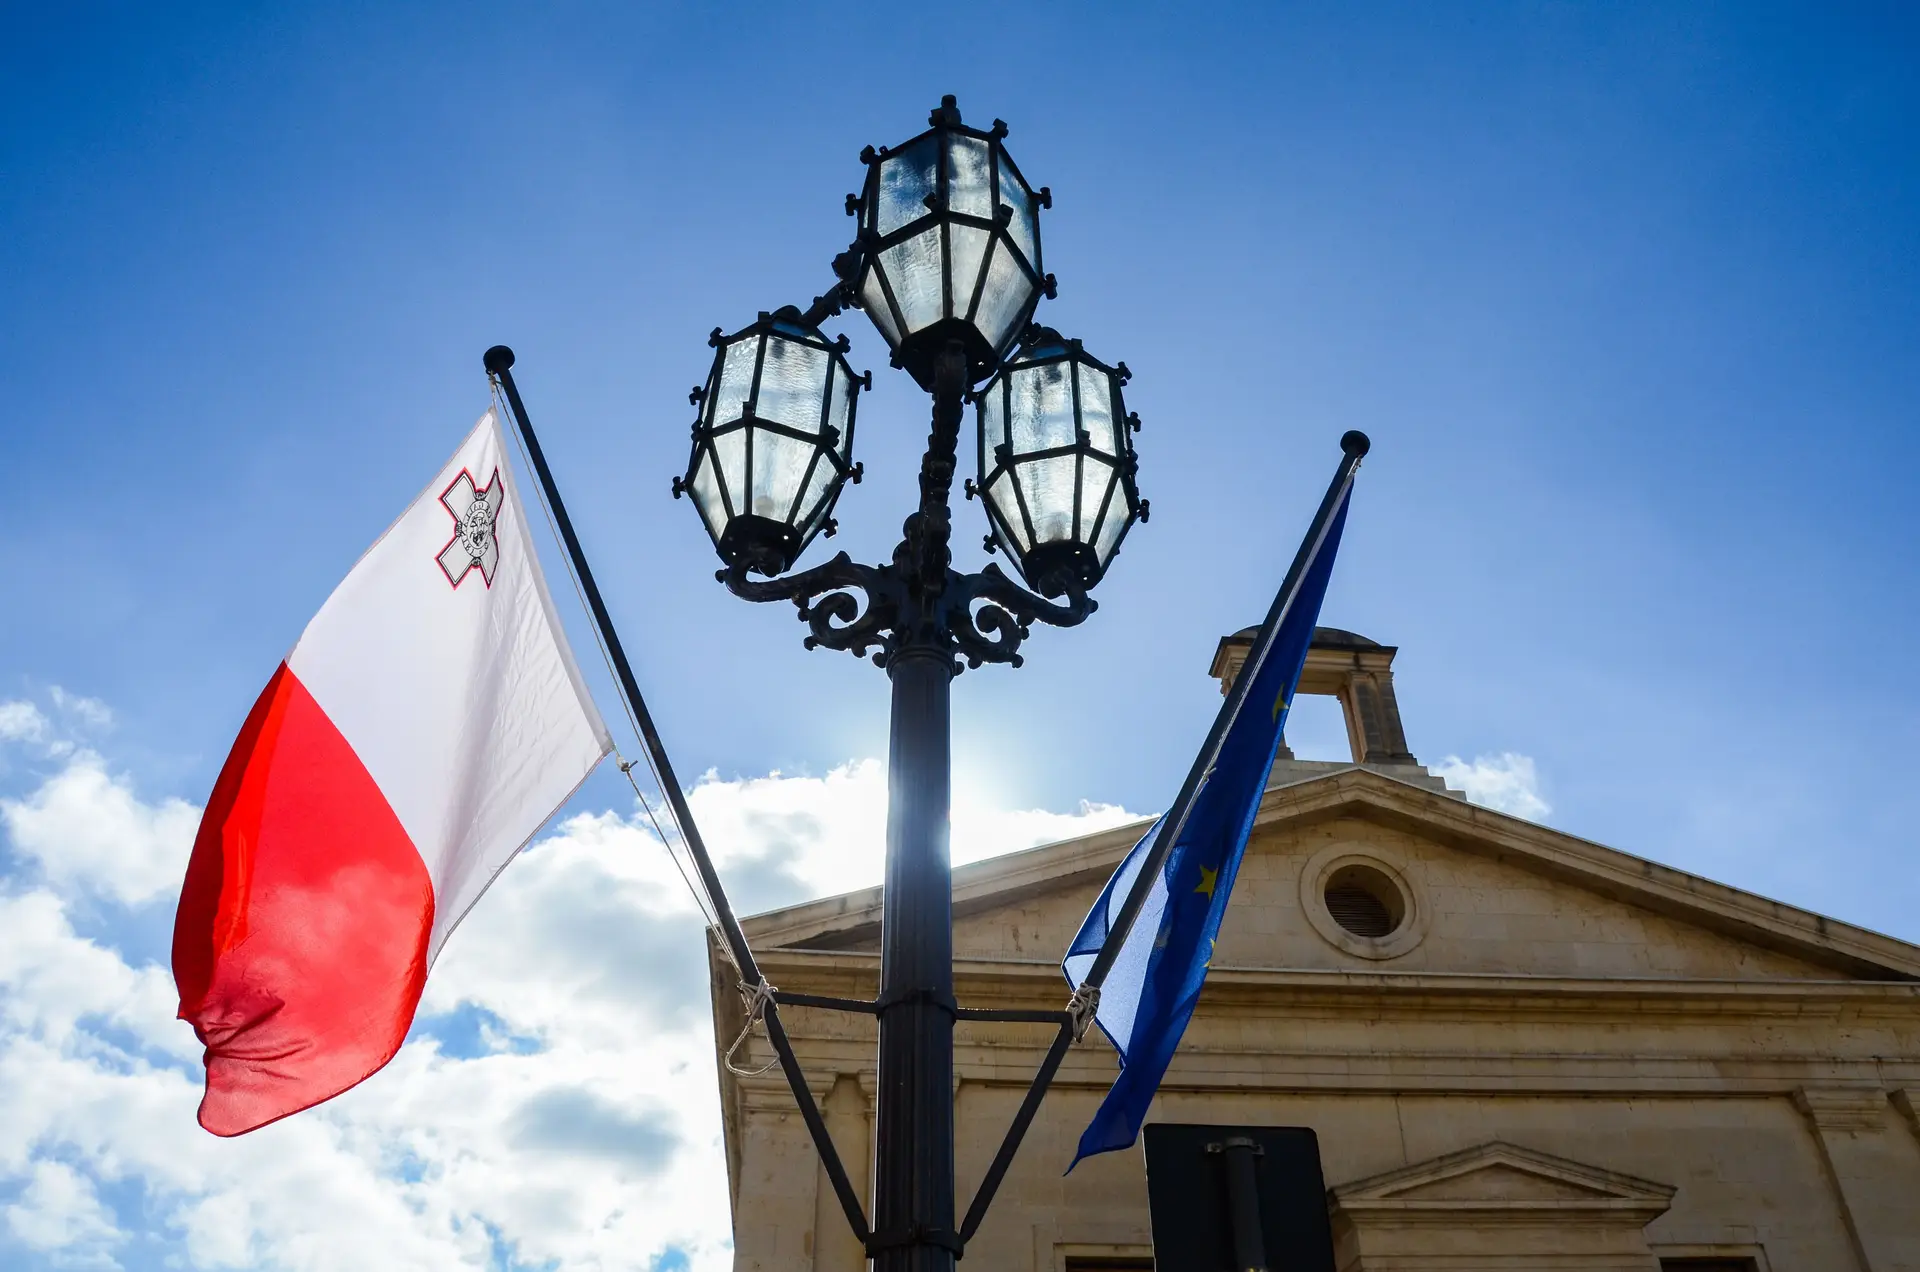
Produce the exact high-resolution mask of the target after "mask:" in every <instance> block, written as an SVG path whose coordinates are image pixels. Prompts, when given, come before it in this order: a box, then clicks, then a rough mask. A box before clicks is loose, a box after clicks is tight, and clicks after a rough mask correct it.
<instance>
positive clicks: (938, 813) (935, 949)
mask: <svg viewBox="0 0 1920 1272" xmlns="http://www.w3.org/2000/svg"><path fill="white" fill-rule="evenodd" d="M965 381H966V358H965V355H964V354H963V353H962V351H961V348H960V346H959V345H958V344H953V345H949V346H948V347H947V348H946V349H945V350H944V351H943V352H942V354H941V356H940V358H939V361H938V362H937V364H936V367H935V373H934V386H933V432H932V435H931V436H930V437H929V438H928V440H927V453H926V455H925V457H924V458H923V460H922V461H921V467H920V507H919V510H918V511H916V512H915V513H913V514H912V515H911V516H909V517H908V518H907V523H906V527H905V530H906V537H905V538H904V539H903V540H902V541H901V544H900V547H899V549H898V550H897V551H896V552H895V554H894V560H895V564H896V567H897V568H899V569H900V571H901V573H902V574H903V575H904V576H905V578H906V592H907V597H906V602H907V603H906V605H905V606H904V607H903V608H904V609H905V610H906V611H907V612H908V613H909V614H911V615H912V618H911V631H910V632H909V633H907V634H906V639H905V640H904V641H903V642H902V644H901V647H900V649H899V651H898V652H897V653H896V654H895V655H894V656H893V658H892V659H891V660H889V662H888V664H887V675H888V677H889V679H890V680H891V681H892V684H893V710H892V723H891V728H890V730H889V736H888V746H887V874H886V887H885V891H884V893H883V896H882V901H881V918H880V942H881V954H880V1000H879V1001H880V1074H879V1090H878V1092H877V1093H876V1105H877V1107H876V1110H875V1112H876V1122H875V1127H874V1197H873V1230H874V1231H873V1244H872V1247H871V1249H872V1253H873V1266H874V1270H875V1272H936V1270H937V1272H948V1270H949V1269H951V1268H952V1267H953V1262H954V1259H953V1256H954V1252H955V1247H956V1246H957V1244H958V1243H957V1239H956V1237H955V1234H954V1226H953V1208H954V1206H953V1020H954V1016H953V1012H954V1001H953V881H952V876H951V865H950V851H949V843H948V839H949V835H948V828H949V821H950V815H951V810H952V788H953V782H952V767H953V765H952V758H953V744H952V710H951V703H952V690H953V674H954V659H953V652H952V649H951V647H950V645H949V642H948V640H947V637H946V634H945V632H944V630H942V629H943V626H944V625H943V623H942V621H941V609H942V606H941V602H942V601H943V600H944V599H945V592H946V576H947V565H948V561H949V559H950V557H951V553H950V552H949V550H948V540H949V538H950V535H951V513H950V511H949V507H948V500H949V497H950V495H951V492H952V488H953V470H954V459H955V450H956V447H957V445H958V442H959V435H960V421H961V416H962V414H963V411H964V405H963V395H964V394H965V391H966V383H965Z"/></svg>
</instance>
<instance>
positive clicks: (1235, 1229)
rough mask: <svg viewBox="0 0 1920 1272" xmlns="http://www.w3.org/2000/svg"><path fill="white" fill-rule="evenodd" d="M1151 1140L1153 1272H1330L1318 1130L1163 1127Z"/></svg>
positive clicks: (1152, 1130) (1151, 1132)
mask: <svg viewBox="0 0 1920 1272" xmlns="http://www.w3.org/2000/svg"><path fill="white" fill-rule="evenodd" d="M1145 1134H1146V1141H1147V1200H1148V1205H1149V1208H1150V1210H1151V1213H1152V1218H1153V1264H1154V1269H1155V1272H1333V1229H1332V1226H1331V1225H1330V1224H1329V1223H1328V1222H1327V1185H1326V1181H1325V1180H1324V1179H1323V1178H1322V1177H1321V1175H1320V1141H1319V1140H1318V1139H1317V1138H1316V1137H1315V1136H1314V1133H1313V1131H1312V1130H1311V1129H1309V1128H1307V1127H1304V1126H1189V1125H1182V1124H1178V1123H1166V1122H1160V1123H1155V1124H1153V1125H1150V1126H1148V1127H1147V1128H1146V1131H1145Z"/></svg>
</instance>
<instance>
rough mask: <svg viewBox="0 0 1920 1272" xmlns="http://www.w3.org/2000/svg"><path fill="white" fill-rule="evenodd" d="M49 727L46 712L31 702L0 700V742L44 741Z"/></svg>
mask: <svg viewBox="0 0 1920 1272" xmlns="http://www.w3.org/2000/svg"><path fill="white" fill-rule="evenodd" d="M50 727H51V726H50V722H49V721H48V720H47V717H46V713H45V712H43V711H41V710H40V708H38V707H36V706H34V705H33V704H32V703H31V702H23V701H21V700H19V699H17V698H15V699H11V700H9V701H7V702H0V742H44V741H46V739H47V734H48V731H49V729H50Z"/></svg>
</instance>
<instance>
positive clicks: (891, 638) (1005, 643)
mask: <svg viewBox="0 0 1920 1272" xmlns="http://www.w3.org/2000/svg"><path fill="white" fill-rule="evenodd" d="M847 299H848V296H847V293H846V290H845V289H844V288H841V287H836V288H835V289H834V290H833V291H830V292H828V294H827V295H826V296H823V297H821V298H820V300H818V301H816V302H814V308H815V310H816V311H818V310H824V309H826V308H827V307H829V306H833V305H842V304H845V303H846V302H847ZM810 312H812V311H810ZM965 370H966V361H965V356H964V354H963V353H962V351H961V350H960V347H959V346H958V345H957V344H956V345H953V346H951V347H950V348H949V349H948V350H946V351H945V353H944V354H943V356H942V358H941V359H940V361H939V363H938V365H937V367H936V377H935V387H934V407H933V429H932V432H931V434H930V435H929V436H928V438H927V451H926V454H925V455H924V456H923V457H922V459H921V463H920V506H919V508H918V510H917V511H915V512H914V513H913V514H911V515H910V516H908V517H907V519H906V524H905V525H904V526H903V527H902V530H903V532H904V537H903V538H902V539H901V541H900V544H899V546H898V547H896V548H895V549H894V551H893V560H892V561H891V562H890V563H889V564H887V565H877V566H876V565H862V564H860V563H859V562H857V561H855V560H853V558H851V557H849V556H848V555H847V554H846V553H844V552H842V553H840V554H839V555H838V556H835V557H834V558H833V559H832V560H831V561H828V562H826V563H824V564H822V565H816V566H814V567H813V568H812V569H810V570H801V571H800V572H799V573H797V574H788V575H783V576H780V577H776V578H770V579H754V578H751V577H749V576H748V574H747V570H746V567H745V566H744V565H735V566H731V567H729V568H727V569H724V570H721V571H719V572H718V573H717V574H716V575H715V577H716V578H718V579H719V580H720V581H721V582H722V583H725V584H726V585H727V590H728V591H730V592H732V593H733V594H734V595H735V596H738V597H740V598H741V599H743V600H748V601H792V602H793V603H794V605H795V606H796V607H798V609H799V611H800V618H801V619H802V621H804V622H805V623H806V624H807V627H808V629H809V631H810V633H811V634H810V635H808V636H807V638H806V642H805V643H806V646H807V648H808V649H816V648H823V649H843V650H846V651H847V652H849V653H851V654H853V655H854V656H856V657H865V656H866V655H867V651H868V650H873V651H874V653H873V662H874V665H876V666H879V667H885V666H886V665H887V664H889V663H890V662H892V661H893V660H894V659H895V658H898V657H899V656H900V655H901V654H902V653H905V652H908V651H927V652H932V653H935V654H936V655H943V656H945V657H947V658H949V659H950V660H952V662H953V670H954V671H955V672H956V673H957V672H959V671H960V670H961V660H964V661H965V664H966V666H968V667H978V666H980V665H981V664H983V663H1007V664H1009V665H1011V666H1014V667H1018V666H1019V665H1020V664H1021V662H1022V658H1021V656H1020V653H1019V650H1020V645H1021V642H1023V641H1025V640H1026V638H1027V637H1028V636H1029V635H1030V634H1031V632H1032V628H1033V624H1035V623H1047V624H1049V625H1051V626H1054V627H1074V626H1077V625H1079V624H1080V623H1083V622H1085V621H1086V618H1087V615H1089V614H1091V613H1093V611H1094V609H1095V603H1094V601H1093V599H1092V598H1091V597H1089V596H1088V595H1087V593H1086V589H1085V588H1084V587H1083V586H1081V584H1080V583H1079V582H1078V580H1071V579H1070V580H1068V581H1067V583H1066V588H1067V591H1066V599H1065V600H1064V601H1050V600H1047V599H1046V598H1045V597H1042V596H1038V595H1035V594H1034V593H1032V592H1029V591H1028V590H1027V589H1026V588H1024V587H1021V586H1020V585H1019V584H1018V583H1015V582H1014V581H1013V580H1012V579H1010V578H1008V577H1007V576H1006V575H1005V574H1004V573H1002V572H1001V570H1000V567H999V566H998V565H993V564H989V565H988V566H987V567H986V568H985V569H983V570H981V571H980V572H979V573H978V574H961V573H959V572H957V571H955V570H954V569H952V568H951V567H950V566H949V564H948V563H949V562H950V561H951V560H952V554H951V552H950V551H949V550H948V542H949V540H950V538H951V536H952V512H951V509H950V506H949V503H948V497H949V495H950V493H951V492H952V489H953V469H954V452H955V450H956V447H957V444H958V441H959V433H960V420H961V414H962V410H963V398H964V389H965Z"/></svg>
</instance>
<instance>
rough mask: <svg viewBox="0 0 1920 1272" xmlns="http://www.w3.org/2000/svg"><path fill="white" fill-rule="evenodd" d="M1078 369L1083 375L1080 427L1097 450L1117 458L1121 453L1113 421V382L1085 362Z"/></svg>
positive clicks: (1081, 379) (1081, 380) (1110, 378)
mask: <svg viewBox="0 0 1920 1272" xmlns="http://www.w3.org/2000/svg"><path fill="white" fill-rule="evenodd" d="M1075 370H1076V372H1077V373H1078V374H1079V376H1080V427H1081V428H1083V429H1085V430H1086V431H1087V439H1088V441H1089V442H1090V443H1091V444H1092V446H1093V448H1094V449H1095V450H1097V451H1099V452H1100V453H1101V454H1103V455H1115V456H1118V455H1119V454H1121V453H1122V452H1121V448H1120V434H1119V432H1118V431H1117V428H1116V425H1115V421H1114V418H1113V379H1112V377H1110V376H1108V375H1107V374H1106V373H1105V372H1104V371H1099V370H1096V369H1095V368H1093V367H1090V366H1088V365H1087V364H1086V363H1084V362H1082V363H1080V364H1079V365H1078V366H1077V367H1076V368H1075Z"/></svg>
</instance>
